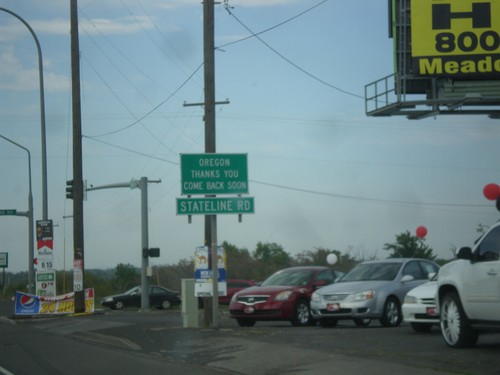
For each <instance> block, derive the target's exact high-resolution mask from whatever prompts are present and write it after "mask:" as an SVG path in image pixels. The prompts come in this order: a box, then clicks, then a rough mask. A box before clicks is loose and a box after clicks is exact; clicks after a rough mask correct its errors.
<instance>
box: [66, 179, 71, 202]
mask: <svg viewBox="0 0 500 375" xmlns="http://www.w3.org/2000/svg"><path fill="white" fill-rule="evenodd" d="M66 198H67V199H73V180H69V181H66Z"/></svg>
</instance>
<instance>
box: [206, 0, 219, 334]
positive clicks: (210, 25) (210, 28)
mask: <svg viewBox="0 0 500 375" xmlns="http://www.w3.org/2000/svg"><path fill="white" fill-rule="evenodd" d="M214 23H215V22H214V0H204V2H203V49H204V53H203V56H204V69H205V105H204V107H205V117H204V118H205V152H206V153H215V152H216V142H215V57H214V52H215V43H214ZM205 244H206V245H207V246H209V249H210V251H211V254H212V263H211V264H212V281H213V284H212V285H213V287H212V291H213V295H212V309H211V312H212V314H211V315H212V316H211V318H212V326H213V327H214V328H218V327H219V298H218V297H219V293H218V270H217V215H206V216H205ZM204 312H205V315H204V320H205V321H204V324H205V326H207V325H209V324H208V321H209V318H210V309H209V308H208V306H207V307H205V310H204Z"/></svg>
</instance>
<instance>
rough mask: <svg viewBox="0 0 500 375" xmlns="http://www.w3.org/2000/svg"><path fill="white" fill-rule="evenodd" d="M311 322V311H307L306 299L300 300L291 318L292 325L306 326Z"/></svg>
mask: <svg viewBox="0 0 500 375" xmlns="http://www.w3.org/2000/svg"><path fill="white" fill-rule="evenodd" d="M310 322H311V313H310V311H309V304H308V303H307V302H306V301H303V300H300V301H298V302H297V305H296V306H295V313H294V316H293V319H292V325H294V326H299V327H304V326H308V325H309V323H310Z"/></svg>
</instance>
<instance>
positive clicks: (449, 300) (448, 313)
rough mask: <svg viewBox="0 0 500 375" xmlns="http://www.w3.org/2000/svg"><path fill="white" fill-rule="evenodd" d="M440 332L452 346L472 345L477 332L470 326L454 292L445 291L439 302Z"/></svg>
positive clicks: (463, 346)
mask: <svg viewBox="0 0 500 375" xmlns="http://www.w3.org/2000/svg"><path fill="white" fill-rule="evenodd" d="M440 310H441V319H440V320H441V334H442V336H443V339H444V341H445V342H446V344H447V345H448V346H451V347H452V348H465V347H470V346H474V345H475V344H476V342H477V338H478V332H477V331H475V330H474V329H472V328H471V326H470V321H469V319H468V318H467V316H466V315H465V312H464V309H463V307H462V304H461V303H460V298H459V297H458V294H457V293H455V292H451V293H446V294H445V295H444V296H443V298H442V302H441V308H440Z"/></svg>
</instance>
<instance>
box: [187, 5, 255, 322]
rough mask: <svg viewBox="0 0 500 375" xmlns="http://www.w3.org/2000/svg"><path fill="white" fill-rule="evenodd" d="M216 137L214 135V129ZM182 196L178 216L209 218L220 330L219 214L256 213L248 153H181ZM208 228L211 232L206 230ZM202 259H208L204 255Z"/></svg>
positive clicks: (214, 303) (207, 234) (214, 299)
mask: <svg viewBox="0 0 500 375" xmlns="http://www.w3.org/2000/svg"><path fill="white" fill-rule="evenodd" d="M212 6H213V3H212ZM212 52H213V51H212ZM206 117H207V116H206ZM213 135H214V136H215V129H214V134H213ZM214 146H215V142H214ZM181 194H182V195H187V196H188V197H187V198H178V199H177V215H188V216H189V217H190V216H191V215H205V217H206V221H205V240H206V241H207V243H209V244H210V245H211V254H212V257H211V258H212V259H211V262H210V264H211V269H210V268H209V266H210V264H209V263H207V264H203V267H207V270H205V271H203V275H205V276H206V275H208V274H210V277H211V281H212V292H211V295H212V315H213V316H212V318H213V324H214V327H218V325H219V323H218V298H217V296H218V295H219V281H221V280H220V279H219V276H220V274H219V272H221V273H222V271H224V269H219V265H218V263H217V259H218V258H219V257H218V253H217V248H218V246H217V224H216V223H217V215H218V214H238V215H241V214H243V213H254V201H253V197H241V194H248V168H247V154H217V153H215V147H214V149H213V151H212V150H211V149H207V150H206V153H204V154H181ZM227 194H232V195H235V197H217V195H227ZM192 195H204V196H205V197H197V198H191V196H192ZM207 218H208V220H207ZM240 221H241V216H240ZM208 224H209V225H208ZM208 228H209V229H210V230H207V229H208ZM207 239H209V241H208V240H207ZM197 251H198V252H199V251H202V252H203V251H204V252H207V253H208V248H206V247H202V248H198V249H197ZM201 258H204V259H206V258H209V257H206V256H205V257H203V256H202V257H201ZM224 275H225V272H224ZM201 279H206V278H200V280H201ZM197 285H198V288H202V286H205V287H206V286H207V284H206V283H203V282H201V283H197ZM221 287H222V288H224V287H225V283H222V285H221ZM222 292H224V291H222ZM205 312H207V310H205Z"/></svg>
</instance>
